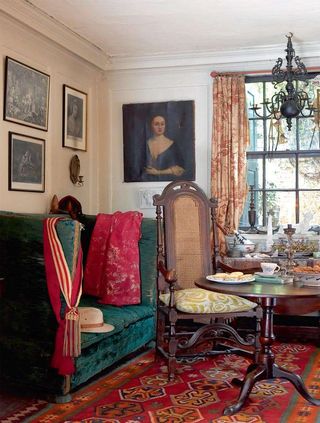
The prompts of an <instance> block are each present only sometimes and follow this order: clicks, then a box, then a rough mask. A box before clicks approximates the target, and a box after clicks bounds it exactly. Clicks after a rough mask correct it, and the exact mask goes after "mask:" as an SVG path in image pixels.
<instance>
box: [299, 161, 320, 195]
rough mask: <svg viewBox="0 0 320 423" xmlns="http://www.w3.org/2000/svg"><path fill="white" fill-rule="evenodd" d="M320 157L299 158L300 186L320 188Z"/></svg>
mask: <svg viewBox="0 0 320 423" xmlns="http://www.w3.org/2000/svg"><path fill="white" fill-rule="evenodd" d="M319 180H320V157H301V158H300V159H299V188H300V189H302V188H309V189H312V188H314V189H316V188H317V189H319Z"/></svg>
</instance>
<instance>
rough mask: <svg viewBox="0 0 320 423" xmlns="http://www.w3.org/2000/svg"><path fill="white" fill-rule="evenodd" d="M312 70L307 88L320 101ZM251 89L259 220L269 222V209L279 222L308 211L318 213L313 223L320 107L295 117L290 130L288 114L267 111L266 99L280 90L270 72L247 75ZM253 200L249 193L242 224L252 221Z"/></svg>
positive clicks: (251, 158)
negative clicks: (272, 114)
mask: <svg viewBox="0 0 320 423" xmlns="http://www.w3.org/2000/svg"><path fill="white" fill-rule="evenodd" d="M309 76H310V80H309V84H308V85H307V86H304V90H305V91H307V92H308V94H309V96H310V97H311V98H312V99H313V101H314V105H315V106H318V107H319V103H320V87H317V86H316V84H313V83H312V79H311V78H314V77H315V76H316V74H310V75H309ZM299 84H304V83H303V82H299ZM246 91H247V107H248V118H249V125H250V146H249V148H248V151H247V182H248V185H250V186H252V187H253V193H254V204H255V209H256V213H257V220H256V225H263V226H264V225H265V224H266V221H267V215H268V214H269V213H271V214H272V215H273V222H274V225H275V226H276V225H279V224H282V225H287V224H288V223H291V224H295V223H299V221H300V222H301V221H302V220H303V217H304V216H305V214H306V213H307V212H311V213H310V215H311V214H312V216H313V217H312V221H310V224H320V129H319V126H320V122H319V116H320V113H314V114H313V115H312V116H298V117H297V118H294V119H293V120H292V128H291V131H289V130H288V129H287V124H286V119H285V118H281V119H280V120H276V119H273V118H271V117H268V116H267V111H266V110H265V108H264V107H263V105H261V103H262V102H263V101H266V99H270V98H271V97H272V95H273V93H275V88H274V86H273V84H272V77H271V76H270V77H247V79H246ZM253 104H258V105H260V106H261V109H260V110H259V114H260V115H262V117H258V116H257V115H256V114H255V113H254V112H253V111H252V110H250V107H251V106H252V105H253ZM308 114H309V113H308V111H306V115H308ZM249 202H250V193H249V194H248V198H247V202H246V207H245V210H244V213H243V215H242V219H241V222H240V226H241V227H248V226H249V223H248V209H249ZM310 215H308V217H309V216H310Z"/></svg>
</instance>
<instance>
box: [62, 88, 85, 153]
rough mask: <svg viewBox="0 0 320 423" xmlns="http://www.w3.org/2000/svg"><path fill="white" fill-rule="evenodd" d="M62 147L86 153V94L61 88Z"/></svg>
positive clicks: (72, 89)
mask: <svg viewBox="0 0 320 423" xmlns="http://www.w3.org/2000/svg"><path fill="white" fill-rule="evenodd" d="M63 147H68V148H73V149H74V150H83V151H87V94H86V93H83V92H82V91H78V90H76V89H74V88H71V87H68V86H67V85H64V86H63Z"/></svg>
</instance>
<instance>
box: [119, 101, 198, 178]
mask: <svg viewBox="0 0 320 423" xmlns="http://www.w3.org/2000/svg"><path fill="white" fill-rule="evenodd" d="M122 115H123V164H124V182H156V181H157V182H159V181H174V180H179V179H184V180H187V181H193V180H194V179H195V120H194V101H193V100H186V101H166V102H159V103H138V104H124V105H123V106H122Z"/></svg>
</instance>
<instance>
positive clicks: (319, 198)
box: [299, 191, 320, 226]
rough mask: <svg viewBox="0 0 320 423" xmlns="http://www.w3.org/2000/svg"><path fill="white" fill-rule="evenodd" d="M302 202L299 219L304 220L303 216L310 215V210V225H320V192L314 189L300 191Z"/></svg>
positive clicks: (300, 200)
mask: <svg viewBox="0 0 320 423" xmlns="http://www.w3.org/2000/svg"><path fill="white" fill-rule="evenodd" d="M299 202H300V216H299V221H300V222H301V221H302V220H303V217H304V216H305V217H306V216H308V217H309V215H306V213H308V212H310V217H311V215H312V217H311V219H310V226H311V225H319V222H320V207H319V204H320V192H312V191H300V192H299Z"/></svg>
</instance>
